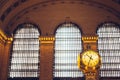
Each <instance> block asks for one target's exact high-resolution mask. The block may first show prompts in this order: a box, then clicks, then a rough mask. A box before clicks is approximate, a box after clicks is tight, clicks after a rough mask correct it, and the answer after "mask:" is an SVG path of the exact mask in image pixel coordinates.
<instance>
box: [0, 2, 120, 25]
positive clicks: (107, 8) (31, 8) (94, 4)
mask: <svg viewBox="0 0 120 80" xmlns="http://www.w3.org/2000/svg"><path fill="white" fill-rule="evenodd" d="M57 4H80V5H86V6H91V7H96V8H101V9H103V10H105V11H108V12H110V13H112V14H113V15H115V16H116V17H117V18H119V19H120V15H119V14H120V12H119V11H117V10H116V9H114V8H112V7H111V6H107V5H105V4H102V3H99V2H97V1H91V0H74V1H73V0H64V1H61V0H52V1H51V0H47V1H42V2H39V3H36V4H33V5H32V6H28V7H27V8H24V9H22V10H21V11H19V12H17V13H16V14H15V15H14V16H12V18H11V19H10V20H9V21H10V22H8V24H7V26H8V27H9V26H12V25H10V24H13V23H14V22H16V21H17V20H19V19H20V17H21V16H23V15H25V14H26V12H27V13H29V12H31V11H32V12H33V11H34V10H36V9H39V8H41V7H46V6H49V5H57ZM19 5H20V4H19ZM12 11H13V10H12ZM18 13H19V15H18ZM4 14H5V13H3V15H4ZM3 17H5V16H3ZM6 17H7V16H6ZM1 18H2V16H1Z"/></svg>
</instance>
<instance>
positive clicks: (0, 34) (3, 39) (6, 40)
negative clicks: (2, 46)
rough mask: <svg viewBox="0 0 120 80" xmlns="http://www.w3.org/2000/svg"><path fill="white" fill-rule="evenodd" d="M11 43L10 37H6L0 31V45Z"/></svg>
mask: <svg viewBox="0 0 120 80" xmlns="http://www.w3.org/2000/svg"><path fill="white" fill-rule="evenodd" d="M12 41H13V38H12V37H7V36H6V34H5V33H4V32H3V31H2V30H0V42H1V43H6V42H7V43H11V42H12Z"/></svg>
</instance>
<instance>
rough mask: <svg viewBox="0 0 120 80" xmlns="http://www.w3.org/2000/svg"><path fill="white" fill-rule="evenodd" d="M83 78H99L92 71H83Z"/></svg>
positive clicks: (91, 79) (90, 79)
mask: <svg viewBox="0 0 120 80" xmlns="http://www.w3.org/2000/svg"><path fill="white" fill-rule="evenodd" d="M85 80H99V78H98V74H97V73H93V72H87V73H85Z"/></svg>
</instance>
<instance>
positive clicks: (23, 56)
mask: <svg viewBox="0 0 120 80" xmlns="http://www.w3.org/2000/svg"><path fill="white" fill-rule="evenodd" d="M19 27H23V28H18V29H17V31H16V33H15V34H14V41H13V48H12V54H11V60H10V61H11V62H10V65H9V78H16V77H23V78H24V77H38V76H39V36H40V34H39V31H38V28H36V27H35V26H34V25H31V24H24V25H21V26H19Z"/></svg>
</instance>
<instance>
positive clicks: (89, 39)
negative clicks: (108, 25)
mask: <svg viewBox="0 0 120 80" xmlns="http://www.w3.org/2000/svg"><path fill="white" fill-rule="evenodd" d="M97 40H98V36H83V37H82V41H83V42H85V43H92V42H93V43H94V42H96V41H97Z"/></svg>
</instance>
